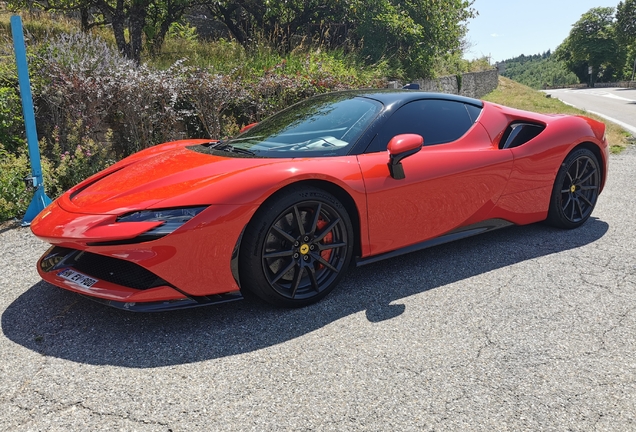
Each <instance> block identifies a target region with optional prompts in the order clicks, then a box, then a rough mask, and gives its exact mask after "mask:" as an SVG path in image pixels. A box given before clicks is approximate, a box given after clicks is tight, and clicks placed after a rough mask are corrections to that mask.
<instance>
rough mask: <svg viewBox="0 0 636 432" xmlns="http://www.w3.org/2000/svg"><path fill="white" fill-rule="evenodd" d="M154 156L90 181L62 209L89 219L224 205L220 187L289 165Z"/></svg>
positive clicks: (176, 153) (185, 154) (186, 153)
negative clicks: (177, 207) (253, 172)
mask: <svg viewBox="0 0 636 432" xmlns="http://www.w3.org/2000/svg"><path fill="white" fill-rule="evenodd" d="M149 153H150V154H146V155H145V157H144V155H143V154H142V156H141V157H140V156H138V155H134V156H133V157H131V158H127V159H124V160H123V161H121V162H119V163H118V164H116V165H114V166H112V167H111V168H109V169H107V170H105V171H103V172H101V173H98V174H97V175H95V176H93V177H91V178H89V179H87V180H85V181H84V182H82V183H80V184H79V185H77V186H75V187H74V188H72V189H71V190H69V191H68V192H66V193H65V194H64V195H63V196H62V197H60V199H59V200H58V204H59V205H60V207H62V208H63V209H64V210H66V211H68V212H73V213H84V214H122V213H125V212H127V211H133V210H141V209H146V208H161V207H162V203H163V202H166V201H169V202H170V203H169V205H168V203H167V202H166V204H167V206H169V207H172V206H175V205H180V206H195V205H207V204H218V203H216V202H212V201H211V200H213V199H214V198H213V195H214V194H213V193H212V196H211V192H210V191H211V190H214V189H215V186H214V185H216V186H218V184H219V183H220V182H221V181H222V180H225V179H227V178H229V177H232V176H234V175H236V174H238V173H243V172H245V171H246V170H251V169H254V168H257V167H260V166H263V165H272V164H276V163H280V162H282V161H283V160H282V159H263V158H233V157H221V156H214V155H209V154H203V153H199V152H196V151H192V150H190V149H188V148H186V147H185V146H182V147H177V148H169V149H167V150H165V151H160V152H157V151H155V152H149ZM203 190H205V192H204V193H200V194H197V191H199V192H200V191H203ZM180 197H183V198H182V199H180ZM223 204H227V203H223Z"/></svg>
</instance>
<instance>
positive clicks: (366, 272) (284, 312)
mask: <svg viewBox="0 0 636 432" xmlns="http://www.w3.org/2000/svg"><path fill="white" fill-rule="evenodd" d="M608 228H609V226H608V224H607V223H606V222H603V221H600V220H598V219H594V218H591V219H590V220H589V221H588V222H587V223H586V224H585V225H583V226H582V227H580V228H578V229H575V230H558V229H554V228H551V227H548V226H545V225H542V224H535V225H529V226H523V227H510V228H505V229H502V230H499V231H495V232H492V233H487V234H483V235H481V236H476V237H472V238H468V239H464V240H460V241H456V242H453V243H449V244H445V245H441V246H437V247H434V248H431V249H427V250H424V251H420V252H415V253H411V254H408V255H404V256H401V257H397V258H393V259H390V260H386V261H383V262H379V263H376V264H373V265H368V266H364V267H360V268H356V269H352V270H351V271H350V272H349V273H348V275H347V276H346V277H345V278H344V279H343V281H342V282H341V283H340V285H339V286H338V287H337V288H336V290H335V291H334V292H333V293H331V294H330V295H329V296H328V297H327V298H326V299H324V300H323V301H321V302H319V303H317V304H315V305H312V306H309V307H305V308H301V309H279V308H274V307H271V306H268V305H264V304H260V303H258V302H254V301H247V300H245V301H238V302H234V303H226V304H221V305H214V306H208V307H205V308H197V309H189V310H181V311H173V312H162V313H154V314H143V313H132V312H126V311H121V310H117V309H113V308H109V307H107V306H104V305H102V304H99V303H95V302H93V301H90V300H87V299H85V298H83V297H81V296H78V295H76V294H74V293H71V292H68V291H65V290H62V289H59V288H56V287H54V286H52V285H49V284H47V283H45V282H39V283H37V284H35V285H34V286H32V287H31V288H30V289H28V290H27V291H26V292H25V293H24V294H22V295H21V296H20V297H18V298H17V299H16V300H15V301H14V302H13V303H12V304H10V305H9V307H8V308H7V309H6V310H5V312H4V313H3V314H2V330H3V332H4V334H5V336H6V337H7V338H9V339H10V340H11V341H13V342H15V343H17V344H19V345H21V346H23V347H25V348H27V349H30V350H33V351H36V352H38V353H41V354H43V355H45V356H51V357H56V358H61V359H67V360H71V361H74V362H78V363H86V364H92V365H114V366H122V367H130V368H151V367H160V366H170V365H177V364H185V363H192V362H199V361H205V360H209V359H214V358H220V357H225V356H231V355H236V354H241V353H246V352H251V351H255V350H259V349H262V348H266V347H270V346H274V345H276V344H280V343H284V342H286V341H289V340H292V339H294V338H297V337H300V336H303V335H305V334H307V333H310V332H312V331H314V330H317V329H319V328H322V327H323V326H326V325H328V324H330V323H333V322H335V321H337V320H339V319H341V318H343V317H346V316H349V315H351V314H355V313H359V312H363V311H364V312H365V314H366V318H367V319H368V320H369V321H370V322H381V321H386V320H390V319H392V318H394V317H397V316H399V315H401V314H402V313H403V312H404V311H405V305H404V304H391V303H392V302H395V301H396V300H399V299H403V298H405V297H408V296H412V295H415V294H422V293H425V292H427V291H429V290H432V289H435V288H438V287H441V286H445V285H448V284H451V283H453V282H457V281H460V280H464V279H467V278H471V277H473V276H476V275H480V274H483V273H486V272H489V271H492V270H495V269H499V268H503V267H507V266H511V265H513V264H517V263H520V262H522V261H525V260H530V259H534V258H538V257H543V256H547V255H550V254H555V253H559V252H562V251H565V250H569V249H575V248H578V247H581V246H584V245H587V244H590V243H593V242H595V241H596V240H598V239H600V238H601V237H603V235H605V233H606V232H607V230H608Z"/></svg>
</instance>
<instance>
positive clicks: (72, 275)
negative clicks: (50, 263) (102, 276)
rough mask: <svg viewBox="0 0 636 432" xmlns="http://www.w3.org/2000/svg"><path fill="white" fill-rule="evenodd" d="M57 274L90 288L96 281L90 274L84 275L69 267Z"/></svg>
mask: <svg viewBox="0 0 636 432" xmlns="http://www.w3.org/2000/svg"><path fill="white" fill-rule="evenodd" d="M57 275H58V276H59V277H61V278H64V279H66V280H68V281H71V282H75V283H76V284H78V285H80V286H83V287H85V288H90V287H92V286H93V285H95V284H96V283H97V282H98V280H97V279H93V278H92V277H90V276H86V275H85V274H82V273H80V272H76V271H75V270H71V269H66V270H62V271H61V272H60V273H58V274H57Z"/></svg>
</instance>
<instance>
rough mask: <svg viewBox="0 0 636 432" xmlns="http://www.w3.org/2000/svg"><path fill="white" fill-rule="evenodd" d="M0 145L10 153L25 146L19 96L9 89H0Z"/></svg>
mask: <svg viewBox="0 0 636 432" xmlns="http://www.w3.org/2000/svg"><path fill="white" fill-rule="evenodd" d="M0 143H2V144H3V145H4V146H5V148H6V149H7V150H8V151H10V152H12V153H13V152H16V151H17V150H18V149H19V148H23V147H24V145H25V141H24V121H23V120H22V105H21V102H20V96H19V95H18V94H16V91H15V89H13V88H10V87H0Z"/></svg>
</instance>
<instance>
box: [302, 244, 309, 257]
mask: <svg viewBox="0 0 636 432" xmlns="http://www.w3.org/2000/svg"><path fill="white" fill-rule="evenodd" d="M300 253H301V254H303V255H307V254H308V253H309V245H308V244H303V245H302V246H301V247H300Z"/></svg>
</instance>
